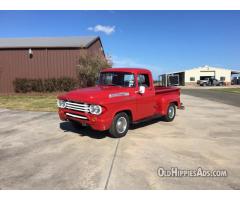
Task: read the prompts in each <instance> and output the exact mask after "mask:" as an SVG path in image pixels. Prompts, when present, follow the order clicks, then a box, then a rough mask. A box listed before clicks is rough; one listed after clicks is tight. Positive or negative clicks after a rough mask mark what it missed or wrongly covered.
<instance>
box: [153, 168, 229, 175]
mask: <svg viewBox="0 0 240 200" xmlns="http://www.w3.org/2000/svg"><path fill="white" fill-rule="evenodd" d="M157 173H158V176H160V177H227V170H225V169H224V170H206V169H203V168H201V167H198V168H197V169H179V168H177V167H171V168H170V169H164V168H163V167H159V168H158V170H157Z"/></svg>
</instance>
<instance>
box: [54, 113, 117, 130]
mask: <svg viewBox="0 0 240 200" xmlns="http://www.w3.org/2000/svg"><path fill="white" fill-rule="evenodd" d="M58 115H59V117H60V119H61V120H63V121H69V120H74V121H78V122H80V123H81V124H84V125H88V126H90V127H91V128H92V129H94V130H98V131H105V130H108V129H109V128H110V126H111V123H112V119H111V118H107V117H106V115H105V114H104V113H103V114H101V115H93V114H90V113H85V112H78V111H75V110H70V109H66V108H59V109H58Z"/></svg>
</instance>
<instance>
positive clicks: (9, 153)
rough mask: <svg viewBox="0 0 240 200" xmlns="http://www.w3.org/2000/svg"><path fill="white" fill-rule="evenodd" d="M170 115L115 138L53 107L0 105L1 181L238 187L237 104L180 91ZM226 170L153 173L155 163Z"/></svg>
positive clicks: (34, 185)
mask: <svg viewBox="0 0 240 200" xmlns="http://www.w3.org/2000/svg"><path fill="white" fill-rule="evenodd" d="M182 101H183V102H184V104H185V106H186V110H179V111H178V113H177V117H176V118H175V121H174V122H172V123H167V122H163V121H161V120H160V121H159V120H155V121H152V122H150V123H148V124H141V125H139V126H137V127H133V128H132V130H130V131H129V134H128V135H127V136H126V137H124V138H121V139H113V138H111V137H108V136H106V133H99V132H95V131H91V130H90V129H80V130H76V129H74V128H73V127H72V126H71V125H70V124H69V123H68V122H61V121H60V120H59V119H58V116H57V115H56V113H44V112H41V113H40V112H23V111H9V110H0V188H1V189H240V157H239V152H240V145H239V144H240V124H239V119H240V108H239V107H234V106H230V105H227V104H222V103H217V102H214V101H210V100H205V99H201V98H198V97H192V96H187V95H183V96H182ZM159 167H163V168H165V169H170V168H171V167H178V168H180V169H196V168H198V167H202V168H204V169H216V170H217V169H226V170H227V171H228V177H215V178H212V177H211V178H210V177H175V178H173V177H164V178H163V177H159V176H158V175H157V169H158V168H159Z"/></svg>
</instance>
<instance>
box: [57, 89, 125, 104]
mask: <svg viewBox="0 0 240 200" xmlns="http://www.w3.org/2000/svg"><path fill="white" fill-rule="evenodd" d="M119 92H126V88H123V87H117V86H96V87H89V88H82V89H77V90H73V91H70V92H68V93H66V94H64V95H61V96H59V98H60V99H64V100H69V101H75V102H84V103H94V102H96V103H99V101H100V100H101V101H102V100H104V99H109V95H110V94H114V93H119Z"/></svg>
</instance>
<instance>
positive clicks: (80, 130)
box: [60, 122, 110, 139]
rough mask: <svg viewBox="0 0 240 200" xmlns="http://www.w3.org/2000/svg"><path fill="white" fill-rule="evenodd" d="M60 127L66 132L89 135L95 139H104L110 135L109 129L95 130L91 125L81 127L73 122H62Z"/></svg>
mask: <svg viewBox="0 0 240 200" xmlns="http://www.w3.org/2000/svg"><path fill="white" fill-rule="evenodd" d="M60 128H61V129H62V130H63V131H64V132H72V133H76V134H79V135H80V136H88V137H90V138H94V139H103V138H105V137H110V135H109V134H108V132H107V131H103V132H101V131H95V130H92V129H91V128H90V127H81V126H80V125H79V126H78V127H77V126H73V125H72V124H71V122H61V123H60Z"/></svg>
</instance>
